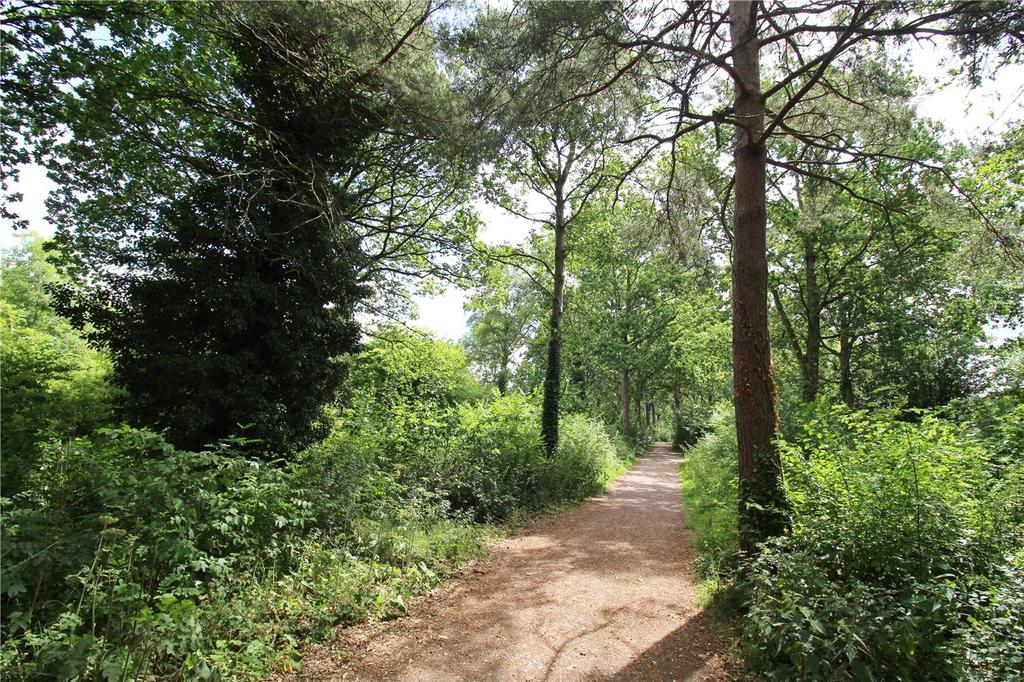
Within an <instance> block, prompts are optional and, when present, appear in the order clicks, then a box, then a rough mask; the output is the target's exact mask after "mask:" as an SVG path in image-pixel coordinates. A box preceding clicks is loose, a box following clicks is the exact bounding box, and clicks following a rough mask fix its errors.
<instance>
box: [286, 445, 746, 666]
mask: <svg viewBox="0 0 1024 682" xmlns="http://www.w3.org/2000/svg"><path fill="white" fill-rule="evenodd" d="M678 467H679V456H678V455H677V454H675V453H673V452H672V451H671V450H670V449H669V448H668V446H667V445H665V444H659V445H656V446H654V448H653V449H652V450H651V452H650V453H648V454H647V455H645V456H644V457H642V458H641V459H640V460H639V461H638V462H637V464H636V466H635V467H634V468H633V469H632V470H630V471H629V472H627V473H625V474H623V475H622V476H621V477H620V478H619V480H617V481H616V482H615V484H614V485H613V486H612V487H611V488H610V489H609V491H608V492H607V493H606V494H604V495H602V496H600V497H595V498H592V499H589V500H587V501H586V502H584V503H583V504H581V505H580V506H578V507H576V508H574V509H572V510H571V511H569V512H567V513H565V514H561V515H558V516H556V517H552V518H549V519H546V520H544V521H540V522H538V523H536V524H534V525H533V526H531V527H530V528H529V529H528V530H527V532H526V533H525V534H524V535H521V536H518V537H515V538H511V539H508V540H505V541H502V542H499V543H496V544H495V545H494V546H493V547H492V548H491V552H490V555H489V557H488V559H487V560H486V561H485V562H482V563H477V564H475V565H474V566H473V567H471V568H470V569H469V570H467V571H465V572H464V574H463V576H462V577H461V578H460V579H457V580H454V581H452V582H450V583H448V584H447V585H446V586H445V587H443V588H441V589H440V590H438V591H436V592H434V593H433V594H431V595H430V596H428V597H426V598H424V599H422V600H419V601H418V602H415V603H414V604H413V605H412V608H411V610H410V614H411V615H410V616H408V617H406V618H402V619H400V620H396V621H392V622H390V623H384V624H378V625H374V626H360V627H356V628H350V629H348V630H343V631H341V632H340V633H339V636H338V638H337V639H336V640H335V641H333V642H331V643H330V644H326V645H321V646H320V647H318V648H316V649H314V650H313V651H311V652H309V654H308V655H307V656H306V657H305V664H304V671H303V674H302V678H303V679H308V680H424V681H425V680H436V681H438V682H442V681H443V682H452V681H454V680H578V679H608V680H676V681H678V682H683V681H684V680H726V679H728V678H729V676H728V675H727V673H726V671H725V666H724V664H723V661H722V659H721V658H720V656H718V655H717V654H716V652H717V651H720V650H721V642H720V641H719V640H718V638H717V637H715V636H714V635H713V634H712V633H711V632H710V631H709V629H708V626H707V624H706V622H705V619H704V616H703V613H702V612H701V611H700V610H699V609H698V608H697V607H696V605H695V602H696V598H697V588H696V585H695V582H694V578H693V576H692V572H691V569H690V563H691V561H692V559H693V552H694V550H693V547H692V543H691V542H690V540H689V538H688V537H687V535H686V533H685V530H684V521H683V508H682V504H681V502H680V497H679V479H678V475H677V472H678Z"/></svg>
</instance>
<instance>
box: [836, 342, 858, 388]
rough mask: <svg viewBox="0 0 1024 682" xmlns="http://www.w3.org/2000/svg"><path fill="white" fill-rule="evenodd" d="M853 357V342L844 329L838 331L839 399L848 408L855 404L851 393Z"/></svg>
mask: <svg viewBox="0 0 1024 682" xmlns="http://www.w3.org/2000/svg"><path fill="white" fill-rule="evenodd" d="M852 357H853V340H852V339H851V338H850V335H849V334H848V333H847V331H846V330H845V329H840V330H839V397H841V398H842V399H843V402H844V403H846V404H847V405H849V406H850V407H853V406H854V403H855V402H857V397H856V395H854V392H853V371H852V369H851V366H850V365H851V363H850V360H851V358H852Z"/></svg>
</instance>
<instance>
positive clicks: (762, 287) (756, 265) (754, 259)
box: [729, 0, 786, 555]
mask: <svg viewBox="0 0 1024 682" xmlns="http://www.w3.org/2000/svg"><path fill="white" fill-rule="evenodd" d="M759 7H760V3H759V2H745V1H741V0H731V2H730V3H729V19H730V34H731V39H732V48H733V56H732V64H733V69H734V71H735V76H736V79H735V112H736V117H737V121H738V125H737V126H736V143H735V148H734V152H733V159H734V163H735V184H734V187H735V191H734V197H735V202H736V203H735V211H734V222H733V271H732V289H733V297H732V351H733V353H732V356H733V402H734V406H735V410H736V439H737V443H738V446H739V447H738V450H739V535H740V549H741V551H743V552H744V553H745V554H747V555H752V554H753V553H755V552H756V551H757V547H758V544H759V543H760V542H762V541H763V540H765V539H767V538H769V537H772V536H775V535H780V534H781V533H783V532H784V531H785V529H786V512H785V505H786V500H785V492H784V491H783V488H782V471H781V464H780V461H779V454H778V451H777V450H776V447H775V434H776V432H777V430H778V415H777V414H776V407H775V404H776V389H775V378H774V370H773V368H772V358H771V344H770V342H769V338H768V258H767V250H766V249H767V246H766V237H765V233H766V229H767V212H766V209H765V175H766V168H767V150H766V148H765V143H764V139H763V132H764V117H765V101H764V96H763V94H762V92H761V85H760V80H761V74H760V64H759V56H760V55H759V53H760V44H759V41H758V38H757V11H758V9H759Z"/></svg>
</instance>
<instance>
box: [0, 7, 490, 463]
mask: <svg viewBox="0 0 1024 682" xmlns="http://www.w3.org/2000/svg"><path fill="white" fill-rule="evenodd" d="M422 12H426V14H425V15H424V16H422V17H421V16H420V14H421V13H422ZM430 12H431V10H430V8H429V7H427V8H421V7H420V6H419V5H418V4H417V3H415V2H409V3H396V4H390V5H373V6H371V7H368V8H367V7H363V6H360V5H359V4H358V3H344V2H338V3H322V4H314V5H310V4H305V3H297V2H282V3H275V4H273V5H247V4H245V3H221V4H216V5H204V4H202V3H179V4H175V5H173V6H172V5H166V6H162V5H152V4H147V3H129V4H126V5H124V6H121V7H118V8H116V9H115V8H98V7H90V6H87V4H83V3H77V2H64V1H63V0H47V1H46V2H41V3H35V2H16V3H14V5H13V6H12V7H11V11H10V13H9V14H5V22H8V23H9V25H10V26H11V27H13V28H14V29H15V30H14V31H13V32H12V35H13V40H14V44H15V45H16V47H17V52H16V57H15V58H14V59H11V60H5V62H4V72H3V76H4V85H5V91H6V90H7V89H8V88H9V89H10V90H11V91H13V92H17V93H18V94H19V95H20V97H18V98H17V99H16V100H14V99H12V108H13V112H12V115H13V116H15V117H16V119H17V120H18V122H19V126H18V128H17V130H18V131H19V133H20V134H21V136H22V139H20V140H16V141H15V142H16V143H17V146H18V148H19V149H22V150H24V154H23V156H24V157H25V158H26V159H27V158H32V159H34V160H36V161H37V162H39V163H44V164H46V165H47V167H48V170H49V171H50V174H51V176H52V177H54V179H55V180H56V181H57V182H58V183H59V185H60V187H61V190H60V191H59V192H55V193H54V194H53V196H51V197H50V203H49V206H50V219H51V221H52V222H53V224H54V225H55V226H56V228H57V235H56V242H57V245H56V247H55V249H54V256H55V258H56V260H57V262H58V263H59V264H60V267H61V269H62V271H63V272H64V273H65V274H66V276H67V279H66V281H64V282H62V283H61V286H60V287H59V289H58V295H57V296H56V304H57V307H58V308H59V310H60V311H61V312H62V314H64V315H66V316H67V317H69V318H70V319H71V320H72V321H73V322H74V323H75V324H76V325H77V326H78V327H80V328H82V329H85V330H86V332H87V337H88V338H89V339H90V341H91V342H92V343H93V344H94V345H95V346H96V347H101V348H106V349H109V351H110V354H111V359H112V361H113V365H114V369H115V373H116V375H117V379H118V382H119V383H120V384H122V385H124V386H125V387H126V388H127V389H128V390H129V395H128V405H129V407H130V408H131V409H130V416H131V417H132V418H133V419H134V420H135V421H137V422H140V423H143V424H146V425H148V426H151V427H153V428H156V429H163V430H166V432H167V434H168V437H169V438H170V440H171V441H172V442H174V443H175V444H177V445H179V446H182V447H191V448H200V447H202V446H205V445H206V444H209V443H212V442H213V441H215V440H217V439H220V438H223V437H226V436H230V435H237V434H239V433H242V432H244V433H245V435H247V436H248V437H250V438H252V439H254V440H256V439H258V440H259V441H261V442H260V443H259V444H257V443H253V445H254V447H256V448H262V449H263V450H264V451H266V452H268V453H270V454H268V456H270V457H273V456H277V455H279V454H280V455H283V454H286V453H287V452H289V451H294V450H298V449H301V448H302V447H304V446H305V445H307V444H309V443H311V442H314V441H315V440H317V439H319V438H322V437H323V436H324V435H326V433H327V431H328V429H329V423H328V420H327V419H326V418H325V414H324V407H325V405H326V404H328V403H330V402H331V401H332V400H333V399H334V397H335V393H336V391H337V390H338V388H339V386H340V383H341V381H342V380H343V372H342V370H341V367H340V366H339V365H338V364H337V363H336V362H335V361H334V360H335V358H337V357H338V356H340V355H343V354H344V353H347V352H351V351H354V350H355V349H356V345H357V343H358V340H359V329H358V325H357V323H356V321H355V318H354V316H355V311H356V306H357V305H365V304H372V303H371V302H372V300H373V297H372V294H373V293H384V292H389V293H392V294H397V292H398V290H403V291H404V290H405V288H406V287H405V284H407V283H408V280H409V279H410V278H411V277H414V276H418V275H422V274H424V273H425V272H427V271H434V270H444V271H445V272H446V273H447V271H448V265H447V264H440V263H439V259H441V257H442V255H450V254H451V253H452V251H454V250H456V248H457V247H456V246H455V243H456V242H459V241H460V240H462V241H464V240H465V239H466V238H467V235H470V236H471V234H472V230H473V227H474V224H475V223H474V221H473V219H472V217H471V215H470V213H469V212H468V211H465V210H457V209H456V208H455V206H454V205H453V203H452V202H453V201H454V199H455V198H456V197H457V196H459V195H460V192H462V191H463V190H464V188H465V178H464V177H463V176H461V175H460V173H461V170H460V168H461V166H460V163H461V162H460V161H459V160H458V159H459V157H458V155H456V154H454V153H452V148H451V147H449V148H447V149H446V150H442V149H441V147H443V146H444V144H443V143H442V140H443V139H445V140H446V139H448V138H447V132H448V131H449V130H450V129H451V128H455V127H457V126H458V125H459V122H460V121H461V120H462V117H460V116H458V115H456V114H455V113H454V112H455V110H456V109H455V106H454V104H455V100H454V99H453V98H450V97H445V96H444V95H445V93H446V92H447V81H446V79H445V77H444V75H443V74H442V72H441V71H440V70H439V69H438V65H437V63H436V54H435V50H434V49H433V38H432V36H431V35H430V33H429V31H428V30H427V29H426V28H425V26H424V21H425V19H426V18H427V17H428V16H429V14H430ZM7 35H8V33H7V32H6V30H5V36H7ZM65 83H74V84H75V85H74V87H64V86H63V85H60V86H59V85H58V84H65ZM15 101H16V102H17V103H16V104H15ZM5 113H6V112H5ZM5 120H6V119H5ZM442 216H443V217H442ZM396 231H398V232H401V235H402V236H401V239H400V240H397V239H392V238H391V235H392V234H393V233H394V232H396ZM424 240H427V241H428V244H425V243H424ZM442 242H444V244H445V245H444V246H439V244H441V243H442ZM435 266H437V267H436V268H435ZM399 273H404V274H399ZM371 285H372V286H371ZM401 298H402V296H401V295H393V296H387V297H386V300H385V297H383V296H380V297H378V300H377V305H374V308H388V309H391V308H394V307H395V306H397V305H400V301H401Z"/></svg>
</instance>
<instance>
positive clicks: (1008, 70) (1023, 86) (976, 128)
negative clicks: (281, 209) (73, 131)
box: [0, 43, 1024, 341]
mask: <svg viewBox="0 0 1024 682" xmlns="http://www.w3.org/2000/svg"><path fill="white" fill-rule="evenodd" d="M948 55H949V52H948V51H947V50H945V49H943V48H942V47H941V46H934V45H929V44H927V43H922V44H918V45H916V46H915V47H913V48H911V49H910V59H911V63H912V65H913V68H914V72H915V73H917V74H918V75H920V76H922V77H924V78H925V80H926V83H929V82H930V85H929V86H928V87H927V92H925V93H923V94H922V95H920V96H919V97H918V98H917V107H918V111H919V112H920V114H921V115H923V116H925V117H927V118H931V119H934V120H937V121H939V122H941V123H942V124H943V125H944V126H945V127H946V129H947V131H948V133H949V135H950V137H951V138H953V139H957V140H961V141H964V142H970V141H977V140H979V139H981V138H983V137H985V136H986V135H987V134H990V133H998V132H1000V131H1001V130H1002V129H1003V128H1004V127H1005V125H1006V124H1007V123H1008V122H1010V121H1013V120H1016V119H1019V118H1021V117H1022V115H1024V65H1020V64H1016V65H1011V66H1008V67H1004V68H1002V69H1001V70H1000V71H999V73H998V76H997V77H996V78H994V79H991V80H987V81H985V82H983V83H982V84H981V85H980V86H979V87H978V88H976V89H974V90H970V89H969V88H967V87H966V86H965V85H963V84H960V83H959V82H958V81H956V80H955V79H951V78H950V77H949V75H948V73H947V69H946V67H945V65H944V63H943V61H944V59H945V58H946V57H947V56H948ZM951 81H952V82H951ZM53 188H54V184H53V182H51V181H50V180H49V178H47V177H46V173H45V171H44V170H43V169H42V168H41V167H39V166H26V167H23V168H22V169H21V177H20V179H19V182H18V183H17V184H16V185H15V191H20V192H22V193H23V195H24V199H23V201H22V202H21V203H20V205H17V206H16V207H15V210H16V213H17V214H18V215H19V216H20V217H22V218H25V219H26V220H28V223H29V227H30V229H31V230H32V231H34V232H36V233H38V234H40V235H43V236H50V235H52V234H53V228H52V226H51V225H50V224H49V222H48V221H47V219H46V208H45V205H44V202H45V199H46V196H47V194H49V192H50V191H51V190H52V189H53ZM538 199H539V197H530V198H529V199H528V208H529V210H530V211H531V213H534V214H536V213H538V212H541V211H543V210H544V202H543V200H538ZM474 208H475V209H476V211H477V213H478V215H479V216H480V218H481V232H480V234H479V236H480V238H481V240H482V241H484V242H485V243H487V244H489V245H494V244H499V243H506V244H518V243H520V242H521V241H522V240H523V239H525V238H526V236H527V235H528V234H529V233H530V230H531V229H532V228H533V224H532V223H530V222H529V221H526V220H524V219H522V218H520V217H518V216H514V215H512V214H510V213H508V212H506V211H504V210H503V209H501V208H500V207H498V206H495V205H492V204H488V203H487V202H486V201H484V200H483V199H482V198H478V199H477V200H476V201H475V203H474ZM16 242H17V237H16V236H15V234H14V230H13V229H12V227H11V225H10V224H9V222H8V221H6V220H0V247H2V248H8V247H10V246H12V245H13V244H15V243H16ZM466 298H467V292H466V291H465V290H462V289H459V288H457V287H454V286H449V287H448V288H446V289H445V290H444V292H443V293H441V294H439V295H436V296H419V297H417V298H416V299H415V302H416V305H417V308H418V314H417V319H416V320H414V321H413V322H412V324H413V325H414V326H417V327H420V328H422V329H425V330H427V331H430V332H432V333H433V334H435V335H436V336H438V337H439V338H443V339H447V340H451V341H456V340H458V339H460V338H462V336H463V335H464V334H465V332H466V320H467V314H466V312H465V310H464V309H463V303H464V302H465V300H466Z"/></svg>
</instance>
